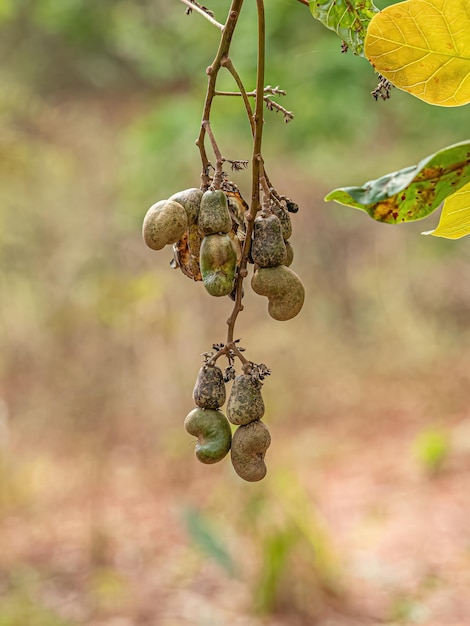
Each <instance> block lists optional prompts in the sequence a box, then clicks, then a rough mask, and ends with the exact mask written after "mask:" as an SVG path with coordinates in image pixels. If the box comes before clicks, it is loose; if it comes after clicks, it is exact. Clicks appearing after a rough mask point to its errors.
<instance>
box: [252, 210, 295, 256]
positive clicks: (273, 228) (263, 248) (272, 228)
mask: <svg viewBox="0 0 470 626" xmlns="http://www.w3.org/2000/svg"><path fill="white" fill-rule="evenodd" d="M251 258H252V259H253V262H254V263H256V265H259V266H260V267H275V266H276V265H282V264H283V263H284V261H285V260H286V258H287V253H286V245H285V243H284V238H283V236H282V228H281V222H280V220H279V218H277V217H276V216H275V215H269V216H268V217H263V216H261V215H260V216H259V217H257V218H256V219H255V221H254V224H253V241H252V243H251Z"/></svg>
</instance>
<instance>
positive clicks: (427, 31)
mask: <svg viewBox="0 0 470 626" xmlns="http://www.w3.org/2000/svg"><path fill="white" fill-rule="evenodd" d="M365 55H366V57H367V58H368V59H369V61H370V62H371V63H372V65H373V66H374V68H375V69H376V70H377V72H379V73H380V74H382V76H384V77H385V78H387V79H388V80H389V81H390V82H391V83H393V84H394V85H395V86H396V87H398V88H399V89H403V91H407V92H408V93H410V94H412V95H413V96H416V97H417V98H420V99H421V100H424V101H425V102H429V103H430V104H437V105H440V106H449V107H452V106H454V107H455V106H462V105H464V104H468V103H469V102H470V0H407V1H406V2H399V3H398V4H393V5H392V6H389V7H387V8H386V9H384V10H383V11H381V12H380V13H377V14H376V15H375V16H374V17H373V18H372V20H371V22H370V24H369V27H368V30H367V36H366V41H365Z"/></svg>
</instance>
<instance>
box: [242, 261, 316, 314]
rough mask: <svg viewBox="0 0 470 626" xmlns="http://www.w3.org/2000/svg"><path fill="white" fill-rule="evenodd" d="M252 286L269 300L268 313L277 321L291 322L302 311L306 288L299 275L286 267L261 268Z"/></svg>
mask: <svg viewBox="0 0 470 626" xmlns="http://www.w3.org/2000/svg"><path fill="white" fill-rule="evenodd" d="M251 286H252V288H253V291H254V292H255V293H257V294H258V295H260V296H266V297H267V298H268V313H269V315H270V316H271V317H272V318H273V319H275V320H279V321H286V320H290V319H292V318H293V317H295V316H296V315H297V314H298V313H299V312H300V310H301V309H302V306H303V303H304V300H305V288H304V286H303V283H302V281H301V280H300V278H299V277H298V276H297V274H296V273H295V272H293V271H292V270H291V269H289V268H288V267H286V266H285V265H278V266H277V267H259V268H258V269H257V270H256V271H255V273H254V274H253V278H252V279H251Z"/></svg>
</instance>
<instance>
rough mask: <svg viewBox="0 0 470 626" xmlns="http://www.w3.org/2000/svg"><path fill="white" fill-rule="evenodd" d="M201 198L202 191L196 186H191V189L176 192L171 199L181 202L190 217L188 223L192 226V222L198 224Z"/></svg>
mask: <svg viewBox="0 0 470 626" xmlns="http://www.w3.org/2000/svg"><path fill="white" fill-rule="evenodd" d="M201 198H202V191H201V190H200V189H197V188H196V187H191V188H190V189H184V190H183V191H178V192H177V193H174V194H173V195H172V196H170V198H169V199H170V200H174V201H175V202H179V203H180V204H181V206H183V207H184V210H185V211H186V215H187V217H188V224H189V225H190V226H191V225H192V224H197V218H198V215H199V207H200V205H201Z"/></svg>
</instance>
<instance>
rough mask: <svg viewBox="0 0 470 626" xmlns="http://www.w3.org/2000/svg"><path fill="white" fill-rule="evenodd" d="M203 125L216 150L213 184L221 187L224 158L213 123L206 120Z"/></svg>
mask: <svg viewBox="0 0 470 626" xmlns="http://www.w3.org/2000/svg"><path fill="white" fill-rule="evenodd" d="M202 125H203V127H204V130H205V131H206V133H207V134H208V136H209V139H210V142H211V145H212V150H213V151H214V155H215V174H214V179H213V181H212V184H213V185H214V187H215V189H220V185H221V184H222V167H223V162H224V158H223V156H222V153H221V152H220V150H219V146H218V145H217V142H216V140H215V137H214V133H213V132H212V128H211V124H210V122H209V120H204V121H203V122H202Z"/></svg>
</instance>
